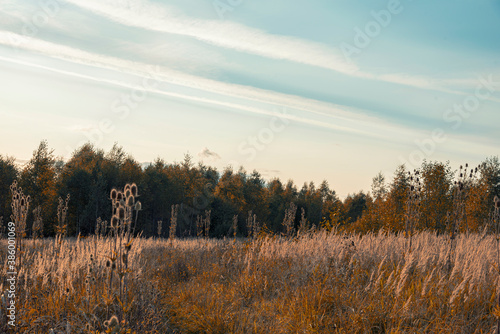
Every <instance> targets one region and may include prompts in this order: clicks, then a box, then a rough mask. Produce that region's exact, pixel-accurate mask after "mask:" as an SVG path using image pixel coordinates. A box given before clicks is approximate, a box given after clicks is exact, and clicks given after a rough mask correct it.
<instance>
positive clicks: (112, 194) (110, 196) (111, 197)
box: [109, 188, 118, 201]
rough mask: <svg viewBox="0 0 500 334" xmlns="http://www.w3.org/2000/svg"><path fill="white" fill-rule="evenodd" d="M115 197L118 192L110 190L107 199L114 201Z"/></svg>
mask: <svg viewBox="0 0 500 334" xmlns="http://www.w3.org/2000/svg"><path fill="white" fill-rule="evenodd" d="M117 196H118V191H117V190H116V189H114V188H113V189H112V190H111V193H110V194H109V198H110V199H112V200H113V201H116V197H117Z"/></svg>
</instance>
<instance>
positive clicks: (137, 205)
mask: <svg viewBox="0 0 500 334" xmlns="http://www.w3.org/2000/svg"><path fill="white" fill-rule="evenodd" d="M141 210H142V204H141V202H139V201H138V202H137V203H135V211H141Z"/></svg>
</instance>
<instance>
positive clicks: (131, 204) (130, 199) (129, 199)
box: [127, 195, 135, 206]
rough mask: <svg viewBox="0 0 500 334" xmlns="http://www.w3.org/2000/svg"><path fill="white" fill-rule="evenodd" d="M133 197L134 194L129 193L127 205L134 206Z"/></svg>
mask: <svg viewBox="0 0 500 334" xmlns="http://www.w3.org/2000/svg"><path fill="white" fill-rule="evenodd" d="M134 202H135V198H134V196H132V195H130V196H129V197H127V206H134Z"/></svg>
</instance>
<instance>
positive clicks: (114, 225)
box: [111, 215, 118, 228]
mask: <svg viewBox="0 0 500 334" xmlns="http://www.w3.org/2000/svg"><path fill="white" fill-rule="evenodd" d="M117 225H118V217H117V216H116V215H115V216H113V217H112V218H111V227H112V228H115V227H116V226H117Z"/></svg>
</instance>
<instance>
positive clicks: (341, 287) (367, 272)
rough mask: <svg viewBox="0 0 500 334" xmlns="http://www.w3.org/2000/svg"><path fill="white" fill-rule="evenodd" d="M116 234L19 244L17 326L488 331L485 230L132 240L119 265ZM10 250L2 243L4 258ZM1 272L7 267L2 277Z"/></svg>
mask: <svg viewBox="0 0 500 334" xmlns="http://www.w3.org/2000/svg"><path fill="white" fill-rule="evenodd" d="M115 241H116V238H113V237H103V236H102V235H93V236H89V237H86V238H77V239H75V238H55V239H43V240H24V241H23V254H21V255H20V256H21V259H20V260H21V263H20V266H19V268H20V270H19V272H18V276H17V294H18V296H17V303H18V304H17V306H18V308H17V314H16V316H17V327H16V330H17V332H18V333H134V332H135V333H491V332H492V331H493V330H494V328H495V326H496V321H497V318H496V316H495V314H496V315H498V310H497V309H496V308H495V305H496V304H497V302H496V300H497V298H498V289H497V287H498V283H499V282H498V277H499V275H498V253H497V247H498V246H497V239H496V238H495V236H494V235H491V234H487V233H486V230H485V231H484V232H483V233H474V234H469V235H465V234H460V235H458V236H457V238H456V239H455V240H450V238H449V236H446V235H441V236H437V235H436V234H435V233H431V232H425V231H424V232H419V233H416V234H415V235H414V236H413V242H412V249H411V251H410V250H409V249H408V240H407V238H405V237H404V236H403V235H402V234H400V235H395V234H391V233H384V232H379V233H377V234H370V233H369V234H365V235H348V234H342V233H335V232H326V231H319V232H315V233H305V234H303V235H302V236H300V237H295V238H284V237H280V236H273V235H266V234H264V233H261V234H260V235H259V236H256V237H254V238H251V239H236V238H227V239H208V238H192V239H158V238H136V239H133V240H132V243H131V247H130V248H129V250H128V251H127V250H126V248H124V252H123V253H122V262H123V261H126V262H127V269H126V270H125V269H124V267H123V263H122V269H121V271H120V268H119V266H116V265H115V261H116V263H117V264H118V263H119V260H117V259H114V260H113V254H114V249H115V247H117V246H116V244H115ZM6 249H7V240H5V239H3V240H1V241H0V263H2V264H5V263H6V262H7V260H6V257H7V252H6ZM125 252H127V256H126V258H127V259H126V260H125V256H124V254H125ZM110 259H111V261H110ZM7 271H8V268H7V265H3V267H2V269H1V272H2V276H5V275H6V273H7ZM1 290H5V289H4V288H3V287H2V289H1ZM4 299H5V298H4ZM4 299H2V300H4ZM3 310H4V309H3ZM2 318H3V319H5V313H4V314H2ZM2 326H3V327H2V328H1V330H2V331H4V332H5V331H8V328H7V326H6V325H5V323H3V325H2Z"/></svg>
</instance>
